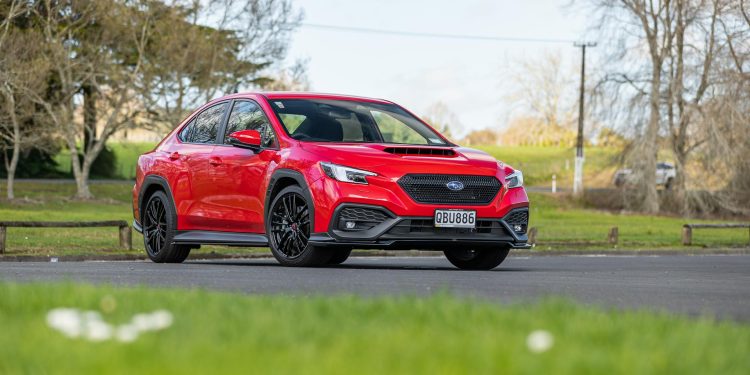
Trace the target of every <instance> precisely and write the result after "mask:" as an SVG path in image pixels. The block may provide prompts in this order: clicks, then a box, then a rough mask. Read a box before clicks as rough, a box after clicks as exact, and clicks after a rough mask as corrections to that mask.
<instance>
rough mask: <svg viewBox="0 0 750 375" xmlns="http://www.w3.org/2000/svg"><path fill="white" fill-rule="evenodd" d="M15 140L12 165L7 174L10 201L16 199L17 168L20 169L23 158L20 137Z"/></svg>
mask: <svg viewBox="0 0 750 375" xmlns="http://www.w3.org/2000/svg"><path fill="white" fill-rule="evenodd" d="M16 135H18V132H16ZM14 138H15V140H14V141H13V143H14V147H13V156H11V158H10V164H9V165H7V167H6V169H5V170H6V172H7V174H8V179H7V181H6V191H7V197H8V200H13V199H15V198H16V195H15V192H14V190H13V189H14V187H15V180H16V168H17V167H18V159H19V158H20V156H21V147H20V146H21V145H20V139H19V138H20V137H14Z"/></svg>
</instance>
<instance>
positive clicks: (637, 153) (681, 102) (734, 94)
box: [594, 0, 750, 215]
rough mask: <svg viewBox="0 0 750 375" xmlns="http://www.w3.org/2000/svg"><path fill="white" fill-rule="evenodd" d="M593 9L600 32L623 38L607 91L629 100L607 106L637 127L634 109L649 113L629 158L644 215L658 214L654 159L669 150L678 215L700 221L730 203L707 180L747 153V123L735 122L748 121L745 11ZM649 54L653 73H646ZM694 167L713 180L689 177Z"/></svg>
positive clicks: (641, 4) (716, 0) (620, 1)
mask: <svg viewBox="0 0 750 375" xmlns="http://www.w3.org/2000/svg"><path fill="white" fill-rule="evenodd" d="M594 3H595V4H596V5H597V7H598V10H599V11H600V14H602V15H603V19H604V20H605V21H604V22H603V25H604V26H603V27H601V28H600V30H609V31H610V32H612V30H616V31H617V32H616V33H615V34H617V37H619V38H620V39H619V40H618V39H617V38H614V39H615V40H618V43H616V44H614V46H613V50H612V57H613V60H615V61H616V62H615V64H614V68H613V69H611V70H610V73H609V74H608V76H607V77H606V80H605V81H606V82H608V83H609V84H611V85H612V86H616V87H617V88H616V89H615V90H614V92H618V93H620V94H622V93H625V95H624V97H623V96H621V95H610V96H612V97H615V98H616V99H617V100H619V101H620V102H621V103H625V106H624V107H622V110H623V111H624V112H628V113H629V114H630V115H628V116H627V117H626V118H628V119H636V121H635V122H633V124H636V125H637V124H638V122H639V121H637V120H638V116H640V114H641V113H642V112H643V111H640V110H639V108H641V104H642V103H644V102H646V103H647V108H648V115H647V119H643V120H644V121H643V122H644V123H645V126H643V127H638V126H636V127H635V128H636V129H637V132H636V133H635V139H636V142H635V143H634V145H633V147H632V148H631V149H632V150H633V152H632V156H633V160H634V161H636V163H634V164H636V166H637V167H638V168H637V170H638V171H640V172H641V176H640V177H641V178H640V187H641V189H640V190H641V191H643V192H645V194H644V198H643V202H644V205H643V209H644V210H645V211H647V212H655V211H656V210H657V209H658V204H659V200H658V196H657V195H656V185H655V183H654V181H653V179H654V177H655V173H654V171H653V168H654V167H655V164H656V163H655V162H656V156H657V155H658V151H659V150H660V149H662V148H663V147H665V146H666V149H668V150H669V151H671V154H672V155H673V157H674V160H675V162H676V166H677V169H678V171H677V178H676V180H675V181H673V186H674V187H675V193H674V194H673V195H671V198H676V199H675V201H676V202H677V203H678V207H677V210H678V211H679V212H681V213H683V214H684V215H688V214H690V213H691V212H694V211H704V212H706V211H708V210H710V209H709V206H711V205H712V204H714V203H716V202H721V201H726V200H725V199H724V198H725V196H726V194H724V192H721V193H716V194H713V193H710V192H711V191H715V190H717V189H721V188H722V186H723V185H724V184H722V182H721V181H720V180H719V181H717V180H715V179H714V178H712V177H714V176H717V175H718V174H722V171H723V170H732V169H733V168H731V167H729V165H731V164H732V163H735V164H736V163H737V162H738V161H739V160H741V159H738V158H736V157H735V156H734V155H735V153H736V152H737V150H747V148H744V147H743V146H742V145H741V143H737V141H736V139H737V138H736V137H737V135H740V134H744V133H746V132H744V131H743V127H744V128H746V127H747V125H746V124H747V122H745V123H743V122H742V121H743V120H741V119H742V118H746V117H745V115H744V113H746V112H743V109H744V108H746V107H747V96H746V95H743V92H744V90H747V84H746V81H747V79H746V74H745V73H743V72H744V71H745V69H746V68H747V67H746V64H747V62H746V61H747V60H746V54H747V51H748V49H750V48H749V46H748V42H747V40H748V38H747V35H748V22H747V20H748V19H749V18H747V17H745V16H746V13H745V12H744V11H743V9H744V8H743V7H744V5H743V3H744V2H743V1H741V2H739V3H738V2H736V1H729V0H701V1H687V0H601V1H595V2H594ZM646 51H647V52H648V54H647V56H648V57H649V60H648V62H649V63H648V64H643V63H642V56H643V55H644V52H646ZM603 86H605V85H603ZM612 86H610V87H612ZM623 99H625V100H623ZM608 108H609V109H611V108H614V106H611V107H608ZM740 139H742V138H740ZM745 139H746V138H745ZM694 158H696V160H695V162H696V163H701V164H703V165H704V167H708V168H707V169H710V170H711V171H712V173H711V176H707V175H706V173H699V174H696V175H694V176H693V175H692V173H691V165H693V164H694V163H693V159H694ZM745 159H746V155H745ZM740 164H743V162H740ZM692 169H694V168H692ZM703 171H705V169H704V170H703ZM691 187H692V188H693V189H694V193H691V190H690V188H691ZM698 190H700V191H698ZM706 193H709V194H706ZM707 197H713V198H711V199H707ZM717 198H719V199H717ZM710 201H714V203H711V202H710ZM721 204H724V203H721ZM724 205H725V206H727V207H730V206H731V204H724Z"/></svg>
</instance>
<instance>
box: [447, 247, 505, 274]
mask: <svg viewBox="0 0 750 375" xmlns="http://www.w3.org/2000/svg"><path fill="white" fill-rule="evenodd" d="M509 252H510V249H482V250H446V251H444V252H443V253H444V254H445V257H446V258H448V261H449V262H451V264H453V265H454V266H456V267H458V268H460V269H462V270H491V269H493V268H495V267H497V266H499V265H500V263H502V262H503V261H504V260H505V257H507V256H508V253H509Z"/></svg>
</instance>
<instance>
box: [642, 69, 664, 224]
mask: <svg viewBox="0 0 750 375" xmlns="http://www.w3.org/2000/svg"><path fill="white" fill-rule="evenodd" d="M652 64H653V68H652V72H651V96H650V105H649V109H650V113H649V119H648V126H647V128H646V134H645V135H644V137H645V139H644V142H643V150H642V151H643V153H642V155H643V160H642V167H641V168H642V172H643V175H642V178H641V179H640V182H641V191H643V193H644V194H643V203H642V206H641V208H642V210H643V211H645V212H647V213H652V214H653V213H658V212H659V195H658V192H657V191H656V162H657V160H656V159H657V156H658V152H659V144H658V137H659V119H660V111H659V109H660V105H659V104H660V102H659V101H660V97H659V95H660V92H661V61H659V60H658V59H653V60H652Z"/></svg>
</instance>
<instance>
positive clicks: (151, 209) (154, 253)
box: [141, 191, 190, 263]
mask: <svg viewBox="0 0 750 375" xmlns="http://www.w3.org/2000/svg"><path fill="white" fill-rule="evenodd" d="M174 212H175V210H174V205H173V203H172V201H171V200H170V199H169V198H167V195H166V194H164V192H163V191H156V192H154V194H152V195H151V196H150V197H149V198H148V201H147V203H146V206H145V208H144V210H143V211H142V214H141V222H142V225H143V244H144V246H145V247H146V254H148V257H149V258H150V259H151V260H152V261H154V262H156V263H182V262H183V261H184V260H185V259H186V258H187V257H188V255H189V254H190V247H188V246H186V245H175V244H173V243H172V240H173V238H174V235H175V233H176V228H177V215H175V213H174Z"/></svg>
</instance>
